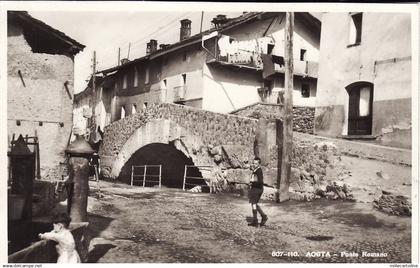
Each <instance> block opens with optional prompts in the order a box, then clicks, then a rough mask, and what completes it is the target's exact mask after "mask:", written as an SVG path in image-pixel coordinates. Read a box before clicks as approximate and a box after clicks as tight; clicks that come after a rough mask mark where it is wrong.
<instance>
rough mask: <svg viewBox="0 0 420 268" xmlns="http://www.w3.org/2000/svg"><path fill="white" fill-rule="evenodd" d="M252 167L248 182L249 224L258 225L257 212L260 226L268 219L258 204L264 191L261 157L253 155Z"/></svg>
mask: <svg viewBox="0 0 420 268" xmlns="http://www.w3.org/2000/svg"><path fill="white" fill-rule="evenodd" d="M251 168H252V175H251V180H250V183H249V186H250V189H249V192H248V198H249V203H251V206H252V222H251V223H249V224H248V225H249V226H254V227H258V217H257V216H258V213H260V215H261V223H260V226H264V225H265V223H266V222H267V220H268V217H267V215H266V214H265V213H264V211H263V210H262V209H261V207H260V206H259V205H258V202H259V201H260V198H261V195H262V193H263V191H264V179H263V172H262V169H261V159H260V158H258V157H255V159H254V163H253V166H252V167H251Z"/></svg>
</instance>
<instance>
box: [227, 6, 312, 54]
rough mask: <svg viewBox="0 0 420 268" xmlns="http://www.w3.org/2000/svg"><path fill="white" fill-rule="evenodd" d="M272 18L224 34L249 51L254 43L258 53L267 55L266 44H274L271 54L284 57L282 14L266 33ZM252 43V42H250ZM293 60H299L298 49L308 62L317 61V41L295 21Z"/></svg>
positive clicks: (253, 46)
mask: <svg viewBox="0 0 420 268" xmlns="http://www.w3.org/2000/svg"><path fill="white" fill-rule="evenodd" d="M272 20H273V19H272V18H268V19H265V20H261V21H257V22H254V23H250V24H244V25H242V26H240V27H238V28H236V29H232V30H229V31H226V32H224V34H226V35H229V36H231V37H233V38H235V40H237V41H239V42H243V43H245V44H249V45H248V48H249V49H254V48H255V46H256V43H258V45H259V47H260V52H262V53H267V44H268V43H271V42H274V43H275V46H274V50H273V54H275V55H278V56H284V27H285V23H284V14H280V15H279V18H278V19H276V21H275V22H274V23H273V25H274V26H272V28H271V29H270V30H269V31H267V33H266V35H265V36H263V34H264V32H265V31H266V30H267V29H268V27H269V25H270V23H271V21H272ZM250 41H253V42H250ZM293 48H294V51H293V58H294V59H295V60H299V57H300V49H306V50H307V52H306V57H307V60H308V61H315V62H317V61H318V59H319V39H318V38H317V37H316V36H315V35H314V34H313V33H312V32H311V31H310V30H309V29H307V28H305V27H304V26H303V25H302V23H301V22H300V21H299V20H297V19H295V32H294V34H293Z"/></svg>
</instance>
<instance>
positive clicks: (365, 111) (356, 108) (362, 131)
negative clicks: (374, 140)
mask: <svg viewBox="0 0 420 268" xmlns="http://www.w3.org/2000/svg"><path fill="white" fill-rule="evenodd" d="M346 90H347V92H348V94H349V114H348V135H372V103H373V84H372V83H369V82H356V83H353V84H351V85H349V86H347V87H346Z"/></svg>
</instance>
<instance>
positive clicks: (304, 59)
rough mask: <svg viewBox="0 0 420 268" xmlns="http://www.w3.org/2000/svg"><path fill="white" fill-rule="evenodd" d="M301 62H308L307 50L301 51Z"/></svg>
mask: <svg viewBox="0 0 420 268" xmlns="http://www.w3.org/2000/svg"><path fill="white" fill-rule="evenodd" d="M300 60H301V61H306V49H301V50H300Z"/></svg>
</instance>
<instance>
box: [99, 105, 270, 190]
mask: <svg viewBox="0 0 420 268" xmlns="http://www.w3.org/2000/svg"><path fill="white" fill-rule="evenodd" d="M257 129H258V120H257V119H252V118H246V117H240V116H236V115H229V114H219V113H214V112H209V111H204V110H201V109H197V108H193V107H187V106H182V105H177V104H169V103H162V104H156V105H151V106H149V107H148V108H147V109H146V110H144V111H143V112H142V113H137V114H134V115H130V116H127V117H125V118H124V119H121V120H118V121H116V122H114V123H112V124H111V125H109V126H107V127H106V128H105V133H104V139H103V143H102V145H101V148H100V151H99V153H100V155H101V159H102V161H101V165H102V171H103V176H104V177H109V178H117V177H118V173H119V169H120V168H121V166H122V165H123V164H124V163H125V162H126V161H127V160H128V159H129V157H130V156H131V155H132V154H133V153H134V152H135V151H136V150H138V149H140V148H141V147H142V146H145V145H147V144H150V143H156V142H160V143H166V144H169V143H172V144H174V145H175V147H176V148H177V149H179V150H180V151H182V152H183V153H184V154H185V155H186V156H187V157H189V158H191V159H192V160H193V162H194V164H195V165H214V159H217V158H218V159H221V160H222V166H223V167H224V168H225V169H226V173H227V174H228V179H229V180H231V181H236V182H245V181H247V180H248V179H249V172H250V171H249V163H250V162H251V161H252V159H253V158H254V150H255V148H254V147H255V146H256V145H255V144H257V143H256V135H257ZM261 129H264V131H263V132H264V133H263V134H264V135H263V137H261V138H260V139H263V140H264V141H263V144H265V145H264V146H265V147H266V148H265V149H263V148H259V150H258V149H257V151H259V152H260V153H261V154H262V153H264V154H265V155H266V156H265V157H262V158H264V159H265V161H264V162H263V169H264V172H265V174H267V178H268V179H267V180H268V183H269V184H273V183H275V181H276V178H277V146H276V145H275V142H276V139H275V136H274V137H273V135H275V129H273V127H272V125H271V127H270V126H269V125H268V126H267V127H263V128H261ZM265 129H267V130H265ZM265 132H267V133H265ZM203 176H204V174H203Z"/></svg>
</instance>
